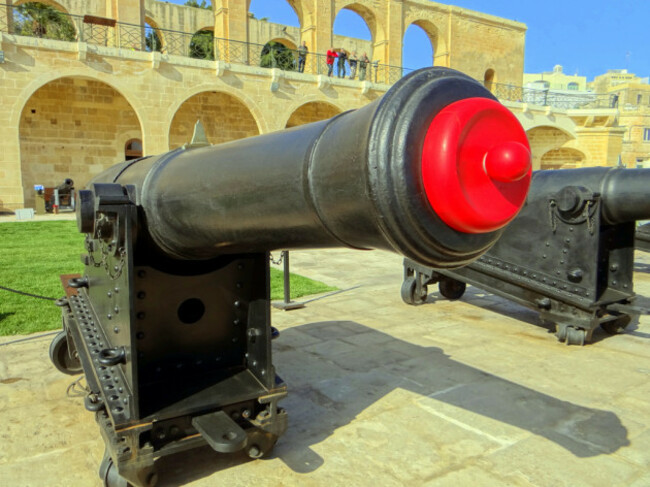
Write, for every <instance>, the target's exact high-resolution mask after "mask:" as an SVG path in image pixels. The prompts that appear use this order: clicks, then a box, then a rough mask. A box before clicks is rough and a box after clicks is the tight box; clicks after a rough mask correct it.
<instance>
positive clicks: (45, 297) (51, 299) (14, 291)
mask: <svg viewBox="0 0 650 487" xmlns="http://www.w3.org/2000/svg"><path fill="white" fill-rule="evenodd" d="M0 289H3V290H5V291H9V292H10V293H16V294H20V295H22V296H29V297H30V298H38V299H47V300H48V301H56V300H57V298H48V297H47V296H39V295H38V294H32V293H26V292H24V291H18V290H17V289H11V288H10V287H4V286H0Z"/></svg>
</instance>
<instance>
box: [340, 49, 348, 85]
mask: <svg viewBox="0 0 650 487" xmlns="http://www.w3.org/2000/svg"><path fill="white" fill-rule="evenodd" d="M347 58H348V51H346V50H345V49H339V63H338V69H339V78H345V60H346V59H347Z"/></svg>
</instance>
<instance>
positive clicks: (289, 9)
mask: <svg viewBox="0 0 650 487" xmlns="http://www.w3.org/2000/svg"><path fill="white" fill-rule="evenodd" d="M301 17H302V8H301V2H300V0H248V18H249V19H253V20H257V21H260V22H267V23H274V24H279V25H281V26H288V27H298V28H299V27H300V25H301ZM249 25H250V22H249Z"/></svg>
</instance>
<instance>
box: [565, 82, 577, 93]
mask: <svg viewBox="0 0 650 487" xmlns="http://www.w3.org/2000/svg"><path fill="white" fill-rule="evenodd" d="M578 88H579V86H578V83H576V82H575V81H572V82H571V83H569V84H568V85H567V89H569V90H571V91H577V90H578Z"/></svg>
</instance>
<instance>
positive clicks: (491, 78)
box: [483, 68, 497, 91]
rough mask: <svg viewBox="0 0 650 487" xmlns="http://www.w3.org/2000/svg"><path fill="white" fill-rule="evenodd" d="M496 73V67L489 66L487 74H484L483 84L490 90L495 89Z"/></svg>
mask: <svg viewBox="0 0 650 487" xmlns="http://www.w3.org/2000/svg"><path fill="white" fill-rule="evenodd" d="M496 82H497V80H496V73H495V71H494V69H492V68H489V69H487V70H486V71H485V74H484V75H483V86H485V87H486V88H487V89H488V90H490V91H493V90H494V88H495V85H496Z"/></svg>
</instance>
